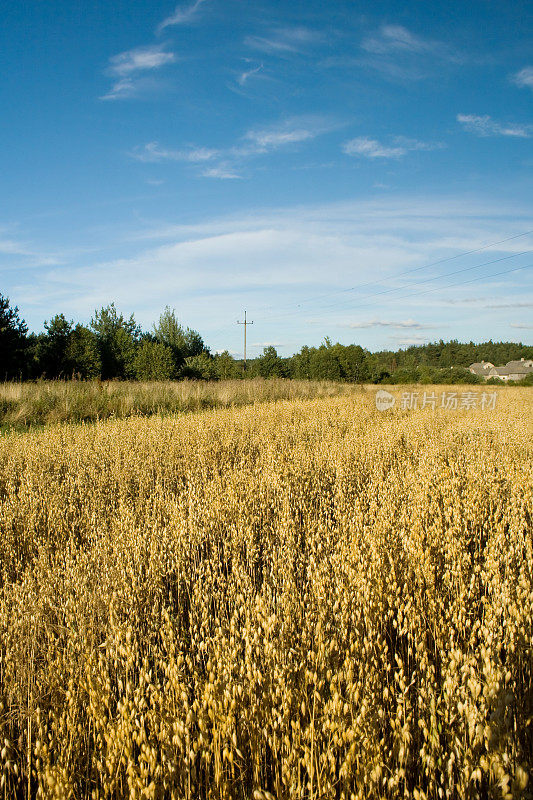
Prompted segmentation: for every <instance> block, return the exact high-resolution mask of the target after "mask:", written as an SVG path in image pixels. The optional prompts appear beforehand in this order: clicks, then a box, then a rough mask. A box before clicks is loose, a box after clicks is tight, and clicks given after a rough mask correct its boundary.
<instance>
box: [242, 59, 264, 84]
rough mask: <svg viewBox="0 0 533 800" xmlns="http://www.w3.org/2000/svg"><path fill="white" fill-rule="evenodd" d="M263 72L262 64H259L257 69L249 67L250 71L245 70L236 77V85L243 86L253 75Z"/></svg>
mask: <svg viewBox="0 0 533 800" xmlns="http://www.w3.org/2000/svg"><path fill="white" fill-rule="evenodd" d="M262 71H263V64H259V66H257V67H251V68H250V69H245V70H243V72H241V74H240V75H239V76H238V77H237V83H238V84H239V86H245V84H246V83H248V81H249V80H250V78H252V77H253V76H254V75H257V74H258V73H259V72H262Z"/></svg>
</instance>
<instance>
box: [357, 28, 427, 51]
mask: <svg viewBox="0 0 533 800" xmlns="http://www.w3.org/2000/svg"><path fill="white" fill-rule="evenodd" d="M361 47H362V48H363V50H366V51H368V52H369V53H377V54H380V55H382V54H384V53H391V52H395V51H400V52H408V53H427V52H434V51H435V50H438V51H440V50H441V49H442V45H441V44H440V42H432V41H430V40H429V39H423V38H422V37H420V36H416V35H415V34H414V33H411V32H410V31H408V30H407V28H404V27H403V26H402V25H382V26H381V28H380V29H379V32H378V33H377V34H374V35H373V36H369V37H368V38H366V39H365V40H364V41H363V42H362V44H361Z"/></svg>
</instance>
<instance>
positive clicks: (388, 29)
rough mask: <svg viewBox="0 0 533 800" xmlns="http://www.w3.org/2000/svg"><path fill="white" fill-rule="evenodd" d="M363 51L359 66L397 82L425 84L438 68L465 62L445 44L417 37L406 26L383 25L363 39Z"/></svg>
mask: <svg viewBox="0 0 533 800" xmlns="http://www.w3.org/2000/svg"><path fill="white" fill-rule="evenodd" d="M361 49H362V51H363V52H364V54H365V55H364V56H363V58H362V59H361V60H360V61H359V63H361V64H362V65H363V66H366V67H371V68H373V69H376V70H378V71H379V72H381V73H382V74H383V75H384V76H385V77H387V78H390V79H392V80H395V81H397V80H399V81H415V80H422V79H423V78H426V77H427V76H428V75H430V74H432V73H433V72H434V70H435V68H436V65H437V64H438V65H439V66H440V67H442V65H443V64H444V63H446V62H448V63H449V64H453V63H459V62H460V61H462V60H464V59H463V58H462V56H461V55H460V54H459V53H457V52H456V51H455V50H454V49H453V48H452V47H450V46H449V45H447V44H446V43H445V42H440V41H437V40H434V39H426V38H424V37H422V36H418V35H417V34H415V33H412V32H411V31H409V30H408V29H407V28H405V27H403V25H382V26H381V27H380V28H379V30H378V31H376V32H374V33H373V34H371V35H369V36H367V37H366V38H365V39H363V41H362V42H361Z"/></svg>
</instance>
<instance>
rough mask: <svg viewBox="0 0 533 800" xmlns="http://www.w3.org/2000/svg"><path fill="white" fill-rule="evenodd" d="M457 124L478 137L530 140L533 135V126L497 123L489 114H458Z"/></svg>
mask: <svg viewBox="0 0 533 800" xmlns="http://www.w3.org/2000/svg"><path fill="white" fill-rule="evenodd" d="M457 122H459V124H460V125H462V126H463V128H464V129H465V131H468V133H473V134H475V135H476V136H482V137H488V136H512V137H514V138H517V139H529V138H530V137H531V136H532V135H533V125H517V124H514V123H511V124H509V123H505V124H502V123H500V122H496V120H494V119H492V117H490V116H489V115H488V114H484V115H482V116H478V115H476V114H457Z"/></svg>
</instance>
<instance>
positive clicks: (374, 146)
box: [342, 136, 444, 158]
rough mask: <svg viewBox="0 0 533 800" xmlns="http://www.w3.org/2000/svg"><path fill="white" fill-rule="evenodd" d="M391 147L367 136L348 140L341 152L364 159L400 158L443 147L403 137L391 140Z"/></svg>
mask: <svg viewBox="0 0 533 800" xmlns="http://www.w3.org/2000/svg"><path fill="white" fill-rule="evenodd" d="M392 141H393V144H392V145H384V144H382V143H381V142H378V141H377V139H371V138H370V137H368V136H357V137H356V138H355V139H350V141H349V142H345V143H344V144H343V146H342V149H343V151H344V152H345V153H346V155H349V156H363V157H364V158H401V157H402V156H404V155H406V153H408V152H410V151H413V150H440V149H441V148H443V147H444V145H443V144H441V143H440V142H420V141H419V140H418V139H408V138H407V137H405V136H396V137H394V138H393V140H392Z"/></svg>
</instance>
